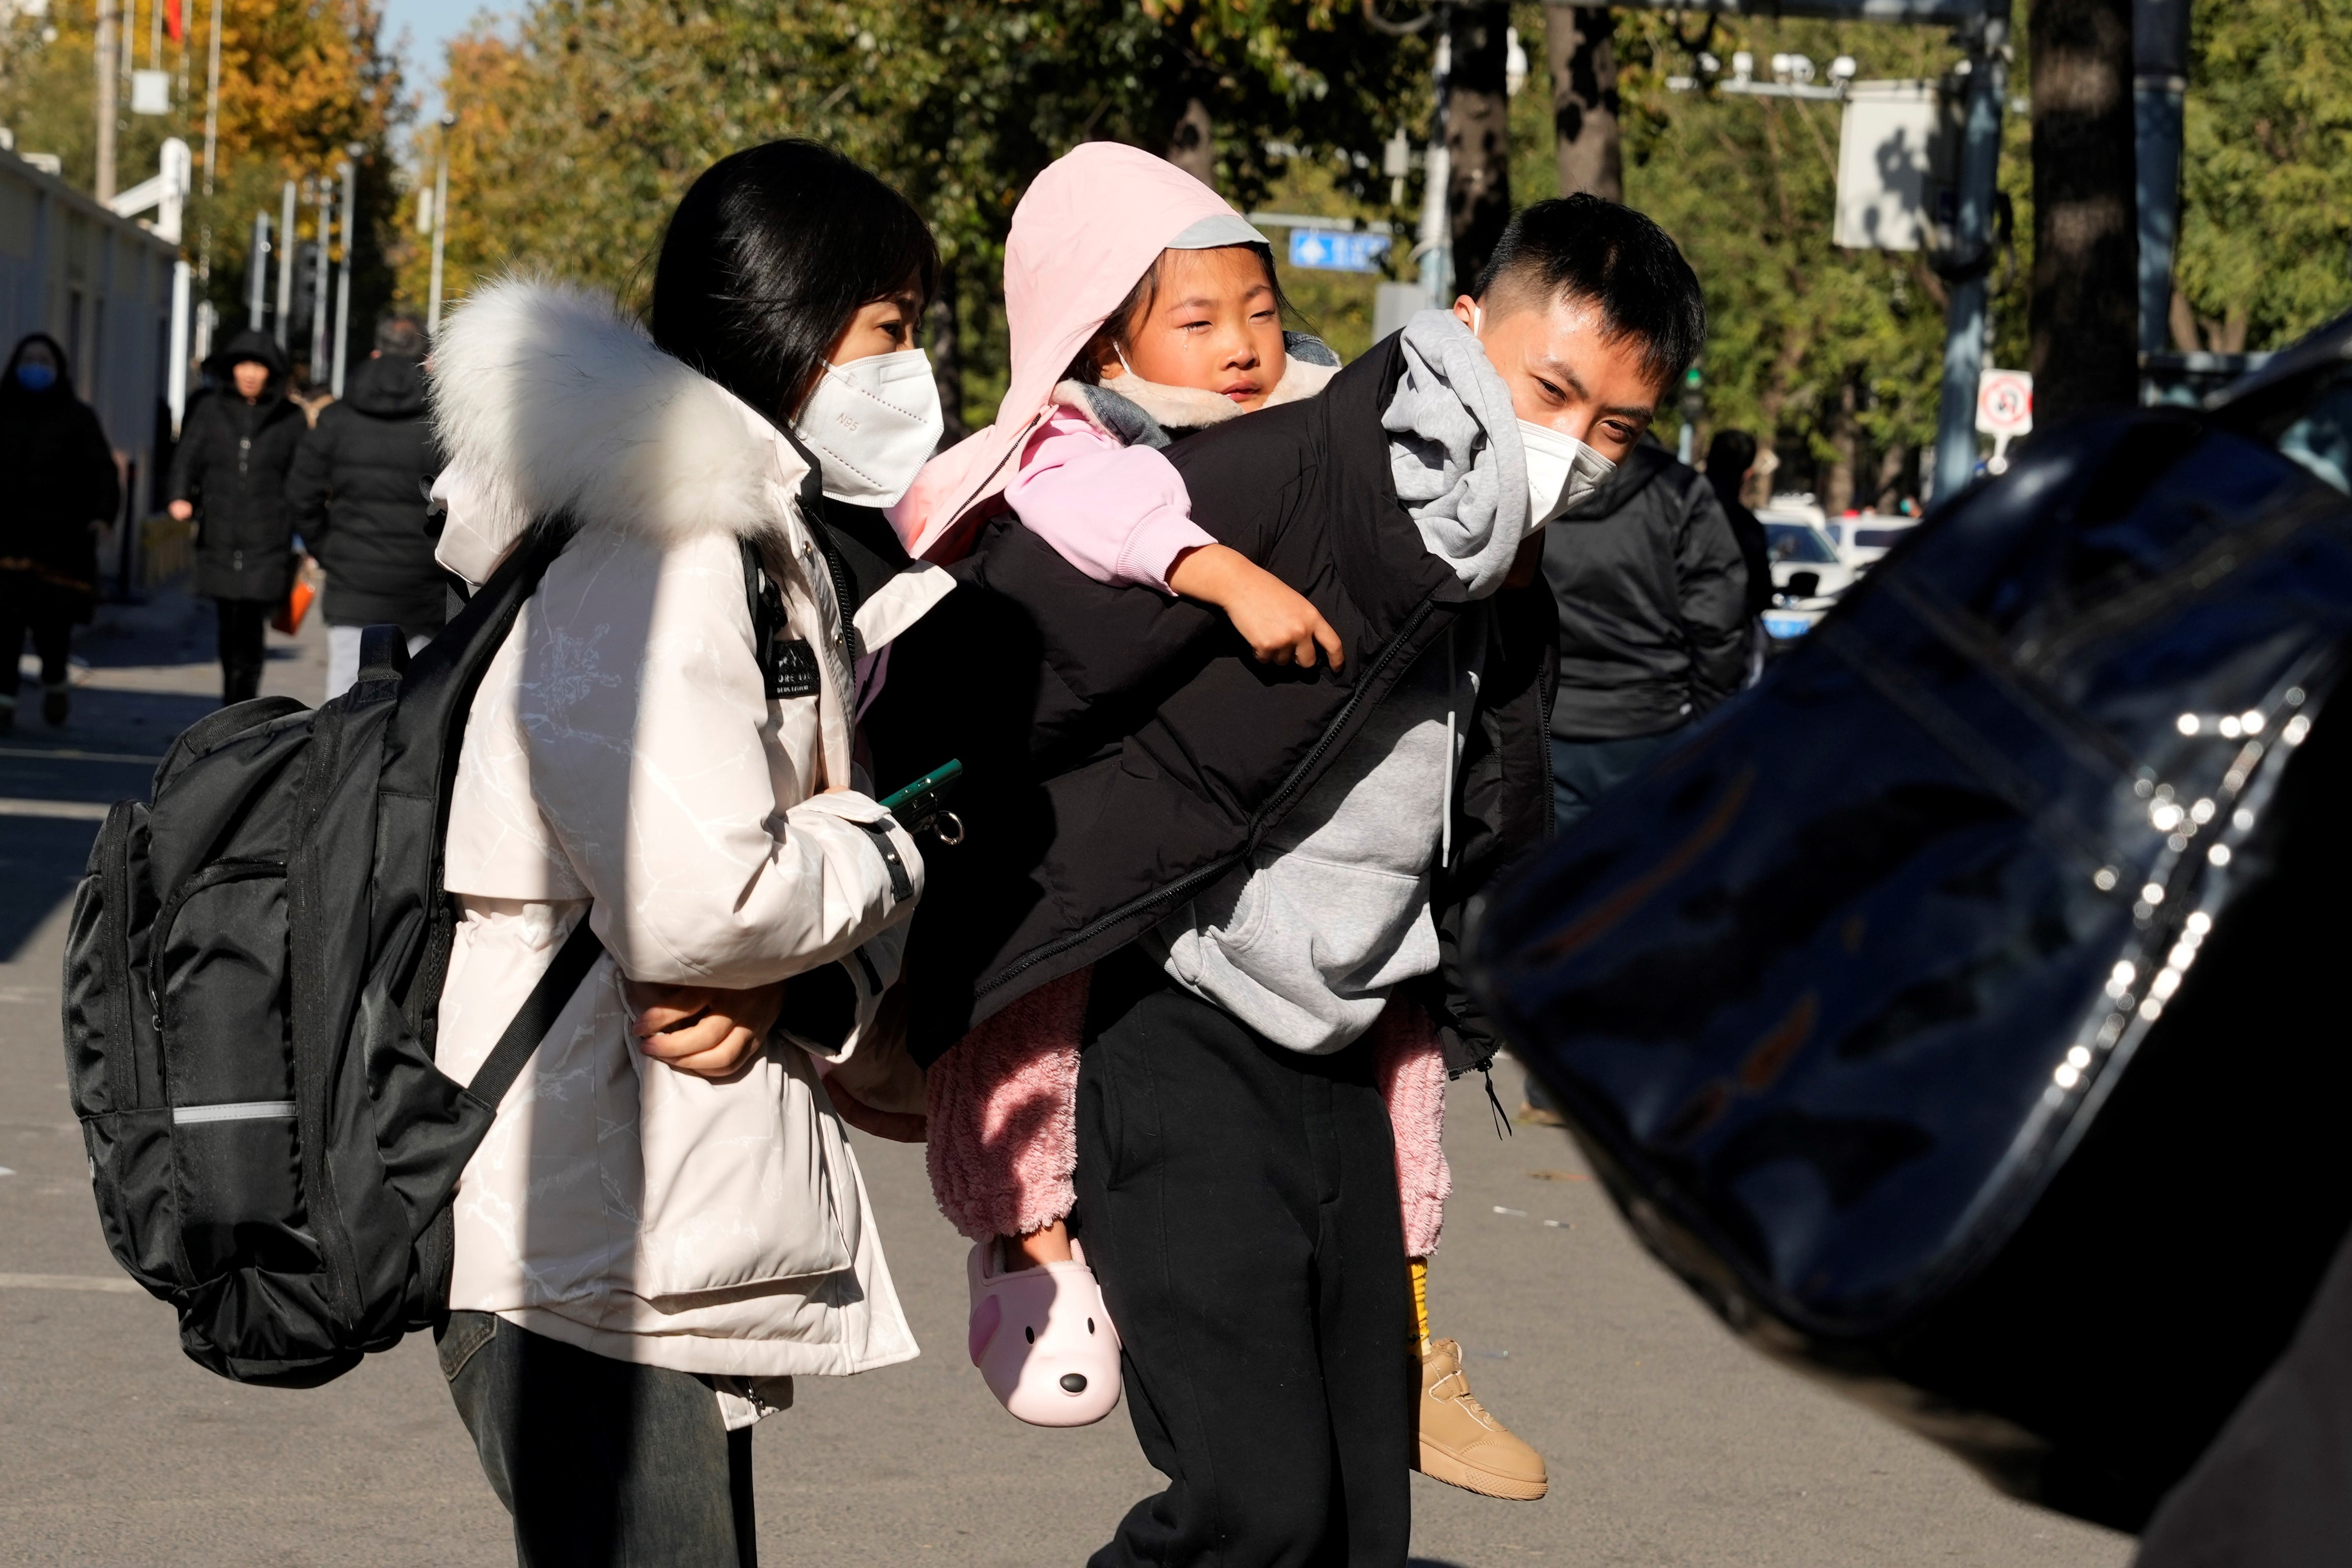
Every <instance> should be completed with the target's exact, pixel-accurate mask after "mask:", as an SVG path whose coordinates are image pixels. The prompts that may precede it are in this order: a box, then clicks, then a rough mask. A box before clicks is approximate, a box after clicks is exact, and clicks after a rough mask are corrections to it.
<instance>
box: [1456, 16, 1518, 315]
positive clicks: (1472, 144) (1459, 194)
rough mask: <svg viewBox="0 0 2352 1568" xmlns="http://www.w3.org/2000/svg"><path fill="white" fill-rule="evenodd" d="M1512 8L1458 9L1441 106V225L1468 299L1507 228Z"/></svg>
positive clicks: (1459, 285) (1459, 290)
mask: <svg viewBox="0 0 2352 1568" xmlns="http://www.w3.org/2000/svg"><path fill="white" fill-rule="evenodd" d="M1510 25H1511V8H1510V6H1509V5H1496V4H1494V3H1492V0H1487V3H1486V4H1480V5H1455V6H1454V11H1453V20H1452V26H1451V28H1450V30H1449V36H1450V37H1452V39H1453V55H1454V65H1453V74H1452V78H1451V80H1450V84H1449V87H1448V90H1447V96H1446V101H1445V159H1446V177H1445V217H1446V225H1447V228H1448V231H1449V236H1450V243H1451V244H1452V245H1453V246H1454V291H1455V292H1456V293H1460V294H1467V293H1469V292H1470V291H1471V290H1472V289H1473V288H1474V287H1475V286H1476V283H1477V280H1478V274H1479V273H1481V272H1482V271H1484V270H1485V269H1486V258H1487V257H1488V256H1492V255H1494V254H1495V242H1496V241H1497V240H1499V239H1501V238H1502V237H1503V226H1504V225H1506V224H1508V223H1509V222H1510V221H1511V99H1510V93H1509V89H1508V88H1507V84H1506V83H1505V81H1504V79H1503V77H1504V68H1505V65H1506V62H1507V57H1508V52H1509V43H1508V39H1507V36H1506V35H1507V32H1508V29H1509V27H1510Z"/></svg>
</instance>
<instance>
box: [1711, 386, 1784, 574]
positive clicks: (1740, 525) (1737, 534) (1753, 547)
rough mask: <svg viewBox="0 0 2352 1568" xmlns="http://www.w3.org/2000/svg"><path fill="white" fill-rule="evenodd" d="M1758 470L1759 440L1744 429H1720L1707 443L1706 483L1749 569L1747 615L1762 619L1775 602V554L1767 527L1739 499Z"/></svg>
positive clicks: (1741, 558)
mask: <svg viewBox="0 0 2352 1568" xmlns="http://www.w3.org/2000/svg"><path fill="white" fill-rule="evenodd" d="M1755 467H1756V438H1755V437H1754V436H1752V435H1750V434H1748V433H1747V432H1746V431H1744V430H1718V431H1717V432H1716V433H1715V439H1714V440H1712V441H1710V442H1708V443H1707V444H1706V482H1707V483H1708V484H1710V485H1712V486H1715V498H1716V499H1717V500H1718V501H1720V502H1722V503H1723V515H1724V517H1725V518H1726V519H1727V520H1728V521H1729V522H1730V524H1731V537H1732V538H1735V539H1738V541H1739V559H1740V560H1741V561H1742V562H1743V563H1744V564H1745V565H1746V566H1747V568H1748V615H1749V616H1750V617H1752V618H1757V619H1760V618H1761V617H1762V616H1763V614H1764V612H1765V611H1766V609H1768V608H1769V606H1770V605H1771V602H1772V552H1771V547H1770V545H1769V542H1768V541H1767V540H1766V539H1765V537H1764V525H1763V524H1762V523H1760V522H1759V521H1757V520H1756V514H1755V513H1753V512H1751V511H1749V510H1748V503H1747V502H1745V501H1743V500H1741V499H1740V498H1739V492H1740V491H1741V490H1743V489H1745V488H1746V487H1747V485H1748V475H1749V473H1750V472H1752V471H1753V470H1754V469H1755Z"/></svg>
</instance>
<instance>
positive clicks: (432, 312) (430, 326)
mask: <svg viewBox="0 0 2352 1568" xmlns="http://www.w3.org/2000/svg"><path fill="white" fill-rule="evenodd" d="M456 124H457V116H456V115H454V114H445V115H443V116H442V117H441V142H440V146H439V147H438V149H437V151H438V152H439V153H440V157H439V158H438V159H437V160H436V163H435V167H434V171H433V282H432V287H431V288H430V289H429V291H428V292H427V294H426V296H425V331H426V332H427V333H428V334H429V335H430V336H431V337H432V338H434V339H436V340H437V339H439V337H440V336H441V251H442V247H443V246H444V245H445V244H446V241H447V240H448V237H449V131H450V130H451V128H453V127H454V126H456Z"/></svg>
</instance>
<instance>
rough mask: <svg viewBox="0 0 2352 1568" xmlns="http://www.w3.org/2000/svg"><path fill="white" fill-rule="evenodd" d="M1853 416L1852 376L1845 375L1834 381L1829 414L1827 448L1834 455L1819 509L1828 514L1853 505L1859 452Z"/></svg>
mask: <svg viewBox="0 0 2352 1568" xmlns="http://www.w3.org/2000/svg"><path fill="white" fill-rule="evenodd" d="M1853 415H1854V395H1853V377H1851V376H1849V377H1847V378H1846V379H1845V380H1844V381H1843V382H1839V383H1838V402H1837V411H1836V412H1835V413H1832V414H1831V415H1830V449H1831V451H1832V453H1834V454H1835V455H1834V456H1832V458H1831V459H1830V471H1829V477H1828V478H1827V480H1826V481H1825V482H1824V483H1823V484H1822V511H1824V512H1826V513H1828V514H1829V515H1830V516H1831V517H1843V516H1844V515H1845V513H1846V510H1847V509H1848V508H1849V507H1852V506H1853V475H1854V468H1855V465H1856V460H1857V459H1858V458H1859V457H1860V455H1861V454H1860V452H1859V450H1858V447H1859V444H1860V443H1859V426H1858V425H1857V424H1856V423H1855V421H1854V417H1853Z"/></svg>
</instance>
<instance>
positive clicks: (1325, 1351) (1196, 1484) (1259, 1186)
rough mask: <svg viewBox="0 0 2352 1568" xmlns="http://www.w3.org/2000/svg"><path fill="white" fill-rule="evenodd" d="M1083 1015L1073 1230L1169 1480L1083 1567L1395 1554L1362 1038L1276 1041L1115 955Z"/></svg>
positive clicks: (1387, 1320)
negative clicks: (1320, 1051)
mask: <svg viewBox="0 0 2352 1568" xmlns="http://www.w3.org/2000/svg"><path fill="white" fill-rule="evenodd" d="M1087 1012H1088V1017H1087V1043H1086V1047H1085V1051H1084V1054H1083V1055H1082V1057H1081V1058H1080V1066H1079V1069H1078V1118H1077V1120H1078V1168H1077V1180H1076V1186H1077V1196H1078V1205H1077V1210H1076V1215H1075V1216H1074V1217H1073V1218H1074V1222H1075V1224H1074V1228H1075V1230H1076V1234H1077V1235H1078V1237H1079V1238H1080V1239H1081V1240H1082V1241H1083V1243H1084V1245H1085V1247H1086V1252H1087V1262H1089V1263H1090V1264H1092V1265H1093V1267H1094V1270H1095V1273H1096V1274H1097V1277H1098V1278H1099V1279H1100V1280H1101V1281H1102V1286H1103V1298H1104V1301H1105V1303H1106V1304H1107V1305H1108V1307H1109V1308H1110V1314H1111V1321H1112V1322H1114V1323H1115V1324H1116V1325H1117V1326H1118V1333H1119V1337H1120V1339H1121V1341H1122V1343H1123V1344H1124V1346H1125V1354H1123V1356H1122V1358H1121V1364H1122V1369H1123V1372H1124V1374H1125V1377H1126V1384H1127V1399H1128V1406H1129V1413H1130V1415H1131V1416H1132V1417H1133V1419H1134V1422H1135V1435H1136V1437H1137V1438H1138V1440H1139V1441H1140V1442H1141V1444H1142V1445H1143V1453H1144V1457H1145V1458H1148V1459H1150V1461H1151V1464H1152V1468H1153V1469H1157V1470H1159V1471H1160V1473H1161V1474H1163V1475H1165V1476H1166V1477H1167V1478H1168V1481H1169V1485H1168V1490H1165V1491H1163V1492H1160V1493H1159V1494H1158V1495H1157V1496H1153V1497H1149V1498H1146V1499H1144V1500H1142V1501H1140V1502H1139V1503H1137V1504H1136V1505H1135V1506H1134V1507H1133V1508H1132V1509H1130V1510H1129V1511H1128V1514H1127V1517H1126V1518H1125V1519H1124V1520H1122V1521H1120V1523H1119V1527H1118V1534H1117V1535H1116V1537H1114V1538H1113V1540H1112V1541H1111V1542H1110V1544H1108V1545H1107V1546H1105V1547H1104V1548H1102V1549H1101V1550H1100V1551H1099V1552H1096V1553H1095V1554H1094V1556H1093V1558H1092V1559H1090V1568H1127V1565H1128V1564H1142V1563H1150V1564H1153V1565H1154V1568H1188V1565H1190V1564H1196V1563H1202V1564H1205V1563H1215V1564H1218V1565H1219V1568H1342V1565H1345V1568H1401V1565H1402V1563H1404V1561H1405V1556H1406V1552H1407V1551H1408V1548H1409V1546H1410V1544H1411V1540H1412V1494H1411V1492H1410V1491H1409V1490H1408V1479H1409V1477H1408V1471H1409V1470H1410V1469H1411V1468H1412V1463H1413V1461H1414V1459H1415V1458H1416V1457H1417V1454H1418V1448H1417V1445H1416V1438H1415V1435H1414V1428H1413V1414H1414V1401H1415V1399H1416V1398H1417V1396H1418V1395H1419V1388H1420V1385H1419V1381H1418V1369H1417V1367H1416V1365H1415V1363H1414V1360H1413V1357H1412V1297H1411V1291H1410V1288H1409V1285H1408V1281H1407V1276H1406V1272H1405V1258H1404V1237H1403V1222H1402V1218H1401V1216H1400V1213H1399V1205H1398V1199H1397V1185H1396V1150H1395V1144H1394V1141H1393V1139H1392V1136H1391V1131H1390V1125H1389V1113H1388V1106H1387V1104H1386V1103H1385V1102H1384V1101H1383V1100H1382V1099H1381V1092H1380V1089H1379V1086H1378V1085H1377V1084H1376V1082H1374V1080H1373V1075H1372V1061H1371V1051H1370V1048H1369V1047H1368V1046H1365V1045H1362V1044H1359V1045H1356V1046H1353V1047H1350V1048H1349V1049H1348V1050H1346V1051H1340V1052H1339V1053H1337V1054H1336V1055H1332V1056H1322V1057H1316V1056H1302V1055H1300V1054H1298V1053H1297V1052H1295V1051H1286V1050H1284V1049H1283V1048H1282V1047H1280V1046H1277V1045H1274V1044H1272V1043H1270V1042H1268V1041H1267V1040H1265V1039H1263V1038H1262V1037H1260V1036H1259V1035H1257V1034H1255V1032H1253V1031H1252V1030H1249V1029H1247V1028H1245V1027H1244V1025H1242V1024H1240V1023H1238V1022H1236V1021H1235V1020H1234V1019H1232V1018H1231V1017H1229V1016H1228V1015H1226V1014H1225V1013H1223V1012H1221V1011H1220V1010H1218V1009H1216V1008H1214V1007H1212V1006H1210V1005H1209V1004H1208V1003H1206V1002H1204V1001H1202V1000H1201V999H1199V998H1196V997H1194V996H1192V994H1191V993H1190V992H1187V991H1184V990H1181V989H1179V988H1176V987H1175V986H1173V985H1172V984H1171V983H1170V982H1169V981H1168V980H1166V979H1165V978H1164V977H1162V976H1161V975H1160V973H1159V972H1158V970H1157V968H1156V967H1153V966H1151V965H1149V964H1148V963H1146V962H1144V961H1143V960H1142V958H1141V957H1140V956H1139V955H1136V954H1134V953H1132V952H1131V951H1130V952H1129V953H1128V954H1123V955H1121V956H1118V957H1117V958H1113V959H1110V960H1108V961H1106V962H1104V963H1103V964H1100V965H1098V966H1097V967H1096V970H1095V977H1094V983H1093V992H1092V998H1091V1001H1090V1003H1089V1006H1088V1009H1087Z"/></svg>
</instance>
